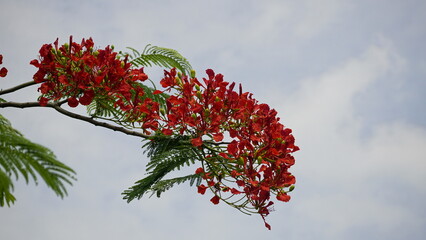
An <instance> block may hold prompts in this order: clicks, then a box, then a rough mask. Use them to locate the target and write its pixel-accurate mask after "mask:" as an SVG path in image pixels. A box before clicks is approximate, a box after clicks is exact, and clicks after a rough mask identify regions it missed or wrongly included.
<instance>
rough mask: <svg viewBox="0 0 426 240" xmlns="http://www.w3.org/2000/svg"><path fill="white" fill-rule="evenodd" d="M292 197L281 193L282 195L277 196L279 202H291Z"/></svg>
mask: <svg viewBox="0 0 426 240" xmlns="http://www.w3.org/2000/svg"><path fill="white" fill-rule="evenodd" d="M290 198H291V197H290V196H289V195H287V194H286V193H280V194H278V196H277V199H278V200H280V201H283V202H288V201H290Z"/></svg>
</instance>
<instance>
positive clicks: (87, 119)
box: [0, 102, 151, 139]
mask: <svg viewBox="0 0 426 240" xmlns="http://www.w3.org/2000/svg"><path fill="white" fill-rule="evenodd" d="M60 104H61V103H48V104H47V105H46V107H50V108H53V109H55V110H56V111H58V112H59V113H62V114H64V115H65V116H68V117H71V118H74V119H78V120H82V121H85V122H88V123H91V124H93V125H95V126H99V127H104V128H108V129H111V130H113V131H117V132H122V133H124V134H126V135H131V136H136V137H140V138H145V139H148V138H150V137H151V136H149V135H145V134H143V133H140V132H136V131H131V130H128V129H125V128H123V127H119V126H114V125H111V124H108V123H106V122H99V121H96V120H94V119H93V118H90V117H86V116H83V115H79V114H76V113H73V112H70V111H67V110H65V109H63V108H61V107H60ZM7 107H14V108H31V107H42V106H40V103H38V102H25V103H18V102H4V103H0V108H7Z"/></svg>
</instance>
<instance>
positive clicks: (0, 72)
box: [0, 67, 7, 77]
mask: <svg viewBox="0 0 426 240" xmlns="http://www.w3.org/2000/svg"><path fill="white" fill-rule="evenodd" d="M6 75H7V69H6V68H5V67H3V68H1V69H0V77H6Z"/></svg>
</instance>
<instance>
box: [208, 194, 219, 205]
mask: <svg viewBox="0 0 426 240" xmlns="http://www.w3.org/2000/svg"><path fill="white" fill-rule="evenodd" d="M219 200H220V198H219V197H218V196H217V195H215V196H214V197H213V198H212V199H210V202H212V203H213V204H215V205H216V204H219Z"/></svg>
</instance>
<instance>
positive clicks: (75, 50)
mask: <svg viewBox="0 0 426 240" xmlns="http://www.w3.org/2000/svg"><path fill="white" fill-rule="evenodd" d="M39 54H40V57H39V60H37V59H35V60H32V61H31V62H30V64H32V65H34V66H35V67H37V68H38V71H37V72H36V73H35V74H34V77H33V78H34V81H35V82H36V83H41V85H40V87H39V89H38V90H39V91H40V92H41V94H42V95H41V96H40V97H39V102H40V105H42V106H45V105H47V103H48V102H49V101H59V100H63V99H65V100H67V102H68V105H69V106H70V107H77V106H78V105H79V104H81V105H89V104H90V103H92V101H94V100H99V102H110V103H112V104H113V106H114V107H115V108H119V109H120V110H121V111H122V112H123V113H124V114H125V119H126V121H129V122H131V121H134V120H135V119H137V120H138V121H143V128H144V129H145V130H147V129H151V130H154V131H155V130H157V127H158V126H157V122H156V121H157V119H158V117H157V113H158V103H156V102H153V101H152V100H151V99H150V98H145V97H144V94H145V92H144V88H143V85H141V83H140V81H142V82H143V81H145V80H147V79H148V76H147V75H146V74H145V73H144V71H143V68H140V69H135V68H132V67H133V66H132V64H131V63H130V62H128V59H127V57H124V58H123V59H122V57H121V56H120V55H118V53H117V52H114V51H113V48H112V47H110V46H107V47H106V48H105V49H99V50H96V49H94V43H93V40H92V39H91V38H89V39H87V40H85V39H83V40H82V41H81V44H78V43H76V42H73V41H72V37H70V42H69V44H64V45H62V46H60V47H59V46H58V40H56V41H55V42H54V43H53V44H44V45H43V46H42V47H41V49H40V51H39ZM142 99H143V101H142Z"/></svg>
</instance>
